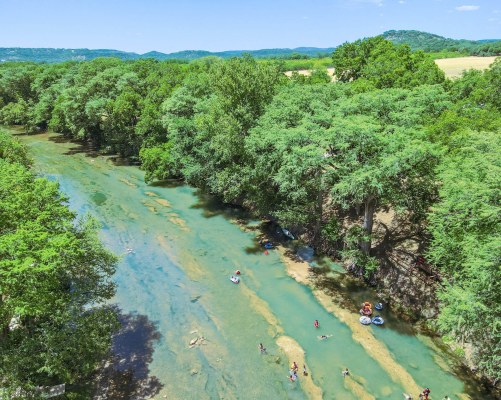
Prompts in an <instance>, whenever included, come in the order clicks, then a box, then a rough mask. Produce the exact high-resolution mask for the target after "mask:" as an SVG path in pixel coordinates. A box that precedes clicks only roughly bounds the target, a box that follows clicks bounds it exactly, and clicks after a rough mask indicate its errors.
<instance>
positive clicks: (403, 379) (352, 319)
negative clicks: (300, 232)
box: [278, 247, 421, 399]
mask: <svg viewBox="0 0 501 400" xmlns="http://www.w3.org/2000/svg"><path fill="white" fill-rule="evenodd" d="M278 251H279V252H280V254H281V256H282V259H283V262H284V263H285V265H286V267H287V272H288V273H289V275H290V276H291V277H293V278H294V279H295V280H296V281H297V282H299V283H301V284H303V285H307V286H310V287H311V289H312V291H313V294H314V296H315V297H316V298H317V300H318V301H319V303H320V304H321V305H322V306H323V307H324V308H325V309H326V310H327V311H328V312H330V313H331V314H333V315H334V316H336V318H338V319H339V320H340V321H342V322H344V323H345V324H346V325H347V326H348V327H349V328H350V329H351V331H352V337H353V340H355V341H357V342H358V343H360V344H361V345H362V347H363V348H364V350H365V351H366V352H367V354H369V355H370V356H371V357H372V358H373V359H374V360H376V361H377V362H378V363H379V364H380V365H381V367H382V368H383V369H384V370H385V371H386V372H387V373H388V375H389V376H390V377H391V378H392V379H393V380H394V381H395V382H398V383H399V384H400V385H401V386H402V387H403V388H404V389H405V391H407V392H409V393H420V391H421V386H419V385H418V384H417V383H416V382H415V381H414V379H413V378H412V376H411V375H410V374H409V373H408V372H407V371H406V370H405V368H403V367H402V366H401V365H400V364H398V363H397V362H396V361H395V359H394V358H393V355H392V354H391V352H390V351H389V350H388V348H387V347H386V346H385V345H384V344H383V343H382V342H380V341H378V340H377V339H376V338H375V337H374V335H373V334H372V331H371V328H370V327H367V326H364V325H362V324H360V322H359V320H358V319H359V315H358V314H357V313H354V312H352V311H350V310H346V309H344V308H341V307H339V306H338V305H337V304H335V303H334V302H333V301H332V298H331V297H330V296H328V295H327V294H325V293H324V292H322V291H320V290H318V289H315V288H314V287H313V285H312V282H311V280H310V277H309V272H308V264H307V263H305V262H300V261H295V260H292V259H291V258H290V257H287V256H286V254H285V249H284V248H282V247H279V248H278ZM351 387H352V388H353V389H355V390H357V391H358V392H360V394H359V396H360V395H361V394H362V392H361V391H362V390H363V396H365V397H363V398H367V399H370V398H371V397H370V396H372V395H371V394H370V393H368V392H366V391H365V390H364V389H363V387H362V386H361V385H354V384H353V385H352V386H351ZM359 398H362V397H359Z"/></svg>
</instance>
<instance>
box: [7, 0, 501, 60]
mask: <svg viewBox="0 0 501 400" xmlns="http://www.w3.org/2000/svg"><path fill="white" fill-rule="evenodd" d="M0 15H1V19H0V21H1V22H0V47H64V48H90V49H96V48H101V49H103V48H107V49H118V50H125V51H134V52H138V53H144V52H147V51H150V50H157V51H162V52H173V51H179V50H187V49H190V50H199V49H203V50H210V51H221V50H235V49H238V50H242V49H244V50H253V49H262V48H275V47H299V46H314V47H333V46H336V45H339V44H341V43H343V42H345V41H353V40H355V39H359V38H362V37H367V36H374V35H377V34H379V33H382V32H384V31H386V30H390V29H415V30H421V31H427V32H431V33H436V34H438V35H442V36H446V37H452V38H455V39H460V38H463V39H490V38H501V0H287V1H285V0H247V1H239V0H233V1H231V0H164V1H161V0H0Z"/></svg>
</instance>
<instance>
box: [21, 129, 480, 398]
mask: <svg viewBox="0 0 501 400" xmlns="http://www.w3.org/2000/svg"><path fill="white" fill-rule="evenodd" d="M57 138H58V137H57V136H56V135H47V134H43V135H36V136H21V137H20V139H21V140H22V141H23V142H25V143H26V144H27V145H28V146H29V148H30V151H31V155H32V157H33V158H34V160H35V169H36V171H37V172H38V173H40V174H42V175H44V176H46V177H48V178H49V179H52V180H56V181H58V182H59V183H60V186H61V190H62V191H63V192H64V193H66V194H67V195H68V196H69V198H70V207H71V208H72V209H74V210H76V211H77V212H78V213H79V214H80V215H84V214H90V215H93V216H94V217H96V218H97V219H98V220H99V221H100V222H101V223H102V225H103V229H102V239H103V240H104V242H105V243H106V245H107V246H108V247H109V248H110V249H111V250H112V251H113V252H115V253H116V254H118V255H121V256H122V257H121V261H120V263H119V266H118V269H117V273H116V275H115V280H116V283H117V294H116V296H115V299H114V300H113V302H114V303H116V304H117V305H118V307H119V308H120V310H121V313H122V320H123V322H124V324H125V328H124V331H123V332H122V333H121V334H120V335H119V336H118V337H117V339H116V341H115V344H114V352H115V354H116V355H117V362H116V363H115V364H116V365H115V366H114V368H115V370H116V371H115V372H116V373H117V374H118V375H117V376H118V377H119V379H118V380H119V382H117V383H116V384H115V385H118V386H120V385H121V383H120V380H121V379H124V376H127V384H125V383H124V382H122V384H123V386H124V387H125V386H127V388H124V389H120V388H118V389H117V390H118V391H120V390H123V391H126V390H129V391H130V392H129V393H126V392H123V393H122V394H121V396H123V397H113V395H110V394H109V393H110V392H108V395H107V396H106V395H104V394H102V395H101V397H98V398H103V399H104V398H110V399H113V398H131V399H133V398H134V399H142V398H148V396H151V397H153V398H155V399H162V398H168V399H306V398H309V397H311V396H312V395H311V391H310V390H309V389H308V388H307V387H306V386H305V384H304V382H305V379H306V378H304V377H303V376H302V373H301V371H302V368H301V367H302V366H300V371H299V378H298V381H297V382H294V383H293V382H290V381H289V379H288V370H289V367H288V365H289V362H290V360H288V359H287V355H286V354H285V353H284V352H283V350H282V349H281V347H279V345H278V344H277V338H278V337H279V336H288V337H291V338H293V339H294V340H295V341H296V342H297V343H298V344H299V346H300V347H301V348H302V350H304V352H305V359H306V363H307V366H308V369H309V372H310V375H309V377H311V378H312V380H313V383H314V384H315V385H316V386H318V387H320V388H321V389H322V391H323V398H325V399H358V398H367V399H371V398H372V399H373V398H377V399H403V395H402V393H403V392H404V391H405V388H404V387H403V384H402V382H401V381H399V380H398V379H396V377H395V376H393V375H392V373H391V372H389V371H388V369H387V368H386V369H385V368H384V365H382V364H383V363H384V360H383V361H382V360H380V359H378V357H374V355H370V354H368V353H367V352H366V350H365V349H364V347H363V346H361V345H360V344H359V343H358V342H357V341H355V340H353V332H352V328H351V327H350V326H349V325H347V324H345V323H344V322H342V321H340V320H339V319H338V318H336V317H335V316H334V315H333V314H332V313H329V312H328V311H327V310H326V309H325V308H324V307H323V306H322V305H321V304H320V303H319V302H318V300H317V299H316V298H315V296H314V295H313V293H312V291H311V289H310V288H309V287H307V286H304V285H302V284H300V283H298V282H297V281H295V280H294V279H293V278H291V277H290V276H289V275H288V273H287V269H286V266H285V264H284V262H283V260H282V258H281V256H280V254H279V253H278V252H277V251H271V252H270V254H269V255H264V254H263V252H262V250H261V249H259V246H258V245H257V244H256V239H255V237H256V232H255V231H254V232H253V231H252V230H243V229H242V228H241V226H239V225H238V224H236V223H235V222H234V220H235V219H237V218H238V217H241V215H240V213H241V211H239V210H238V209H235V208H232V207H225V206H223V205H222V204H219V203H218V202H217V201H216V200H214V199H211V198H210V197H208V196H203V195H200V194H199V193H197V191H196V190H195V189H193V188H191V187H189V186H186V185H174V186H170V187H169V186H155V185H153V186H151V185H150V186H149V185H146V184H145V183H144V182H143V172H142V171H140V170H139V169H138V168H137V167H133V166H117V165H115V164H114V163H113V162H112V161H111V160H110V158H106V157H101V156H98V157H95V156H91V155H89V154H88V153H86V152H85V151H84V149H82V148H81V147H80V146H79V145H78V144H75V143H68V142H61V141H60V140H57ZM251 224H252V223H251ZM127 248H131V249H133V252H130V253H129V252H127ZM305 268H306V264H305ZM236 269H240V270H241V271H242V283H241V284H240V285H234V284H232V283H231V282H230V281H229V276H230V275H231V274H232V272H233V271H235V270H236ZM332 270H333V271H332V272H331V275H332V276H336V275H339V274H341V272H339V271H336V267H335V266H333V267H332ZM350 293H351V295H352V297H353V299H354V302H357V301H360V300H361V299H364V297H365V296H371V295H372V298H370V299H369V300H371V301H374V300H375V297H374V296H373V294H371V293H370V292H368V291H366V290H364V289H362V288H352V290H351V292H350ZM354 304H356V303H354ZM353 313H354V314H355V315H356V313H357V310H356V308H355V307H354V308H353ZM382 315H383V316H384V317H385V318H388V323H387V324H385V326H383V327H376V326H371V327H364V328H365V329H367V334H370V335H373V336H375V338H376V339H377V340H378V341H379V342H380V343H382V344H383V345H384V348H385V349H387V351H388V352H389V354H390V355H391V358H392V359H393V360H394V361H395V362H396V363H397V364H398V365H400V366H401V367H403V369H405V370H406V371H407V372H408V373H409V374H410V375H411V376H412V378H413V379H414V381H415V382H416V383H417V384H418V385H419V386H420V387H424V386H429V387H430V388H431V390H432V398H433V399H442V397H443V396H444V395H446V394H448V395H449V396H450V397H451V398H452V399H459V398H469V397H468V395H469V396H470V397H471V398H472V399H480V398H482V399H487V398H489V397H488V395H486V394H485V393H482V392H480V389H479V388H478V387H477V386H475V385H474V384H473V383H472V382H469V381H467V380H466V378H465V377H464V376H461V374H460V373H458V372H457V371H458V369H457V368H454V367H453V366H451V365H452V362H451V361H450V360H451V358H450V357H449V356H448V355H446V354H445V353H443V352H442V351H441V350H439V348H438V347H437V346H436V345H435V344H434V342H433V341H432V340H430V339H429V338H426V337H423V336H421V335H417V334H416V333H415V332H414V331H413V329H412V327H411V326H409V325H407V324H405V323H403V322H400V321H398V320H396V319H395V318H394V317H393V318H392V316H391V314H390V311H388V310H385V311H383V314H382ZM315 319H318V320H319V321H320V328H319V329H318V330H317V329H315V328H314V327H313V321H314V320H315ZM320 334H332V335H333V336H332V337H331V338H329V339H328V340H323V341H321V340H318V338H317V336H318V335H320ZM200 336H203V337H204V338H205V339H206V340H205V341H203V343H202V344H201V345H199V344H198V343H197V344H196V345H195V346H193V347H191V348H190V346H189V343H190V340H192V339H194V338H196V337H200ZM260 342H262V343H263V344H264V345H265V346H266V347H267V349H268V352H267V354H266V355H262V354H260V352H259V350H258V344H259V343H260ZM344 367H348V368H349V369H350V371H351V373H352V376H351V379H352V380H353V381H356V382H358V385H359V387H360V388H362V392H357V391H356V390H354V389H353V388H352V386H350V385H349V384H348V382H347V381H346V380H345V379H344V378H343V376H342V375H341V370H342V369H343V368H344ZM107 379H108V378H107ZM107 379H105V381H106V380H107ZM109 379H110V380H111V379H112V378H109ZM108 383H109V382H108ZM102 393H106V391H105V390H104V389H103V390H102ZM360 393H362V394H360ZM412 395H413V396H414V398H417V395H418V393H412Z"/></svg>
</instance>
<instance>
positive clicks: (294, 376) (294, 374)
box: [289, 361, 308, 382]
mask: <svg viewBox="0 0 501 400" xmlns="http://www.w3.org/2000/svg"><path fill="white" fill-rule="evenodd" d="M298 370H299V366H298V365H297V363H296V362H295V361H294V362H293V363H292V365H291V369H290V370H289V380H290V381H291V382H296V380H297V371H298ZM307 375H308V371H306V365H304V364H303V376H307Z"/></svg>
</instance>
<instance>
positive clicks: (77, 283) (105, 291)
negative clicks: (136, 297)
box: [0, 131, 117, 398]
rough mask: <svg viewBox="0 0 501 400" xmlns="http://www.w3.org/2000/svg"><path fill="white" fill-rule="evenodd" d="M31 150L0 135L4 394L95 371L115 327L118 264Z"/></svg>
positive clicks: (0, 368) (0, 387)
mask: <svg viewBox="0 0 501 400" xmlns="http://www.w3.org/2000/svg"><path fill="white" fill-rule="evenodd" d="M28 167H29V159H28V158H27V156H26V150H25V148H24V147H23V146H22V145H20V144H19V143H18V142H17V141H15V140H13V139H12V138H11V136H10V135H8V134H7V133H5V132H3V131H0V324H1V326H0V397H2V398H4V397H3V396H6V395H7V394H9V395H8V397H6V398H17V396H16V395H14V394H13V393H19V394H20V396H21V397H22V398H25V396H27V393H30V391H31V390H33V389H34V388H35V387H37V386H51V385H53V384H60V383H66V384H69V383H75V382H79V381H82V380H83V379H85V378H87V377H88V376H89V375H90V374H91V373H93V372H94V369H95V367H96V365H97V364H98V363H99V362H101V361H102V359H103V357H104V356H105V355H106V354H107V352H108V350H109V347H110V344H111V334H112V333H113V331H114V330H115V329H116V326H117V319H116V316H115V312H114V311H113V310H111V309H110V308H109V307H107V306H106V305H105V302H106V301H107V300H108V299H110V298H111V297H112V296H113V294H114V284H113V283H112V282H111V276H112V274H113V273H114V268H115V262H116V259H115V257H114V256H113V255H111V254H110V253H109V252H108V251H107V250H105V249H104V247H103V246H102V245H101V243H100V242H99V240H98V238H97V226H96V223H95V222H94V221H93V220H91V219H83V220H77V219H76V216H75V214H74V213H73V212H71V211H70V210H69V209H68V207H67V205H66V204H65V203H66V201H67V199H66V198H65V197H64V196H62V195H61V193H60V192H59V190H58V185H57V183H55V182H50V181H48V180H46V179H42V178H36V177H35V176H34V175H33V173H32V172H31V171H30V170H29V168H28Z"/></svg>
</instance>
